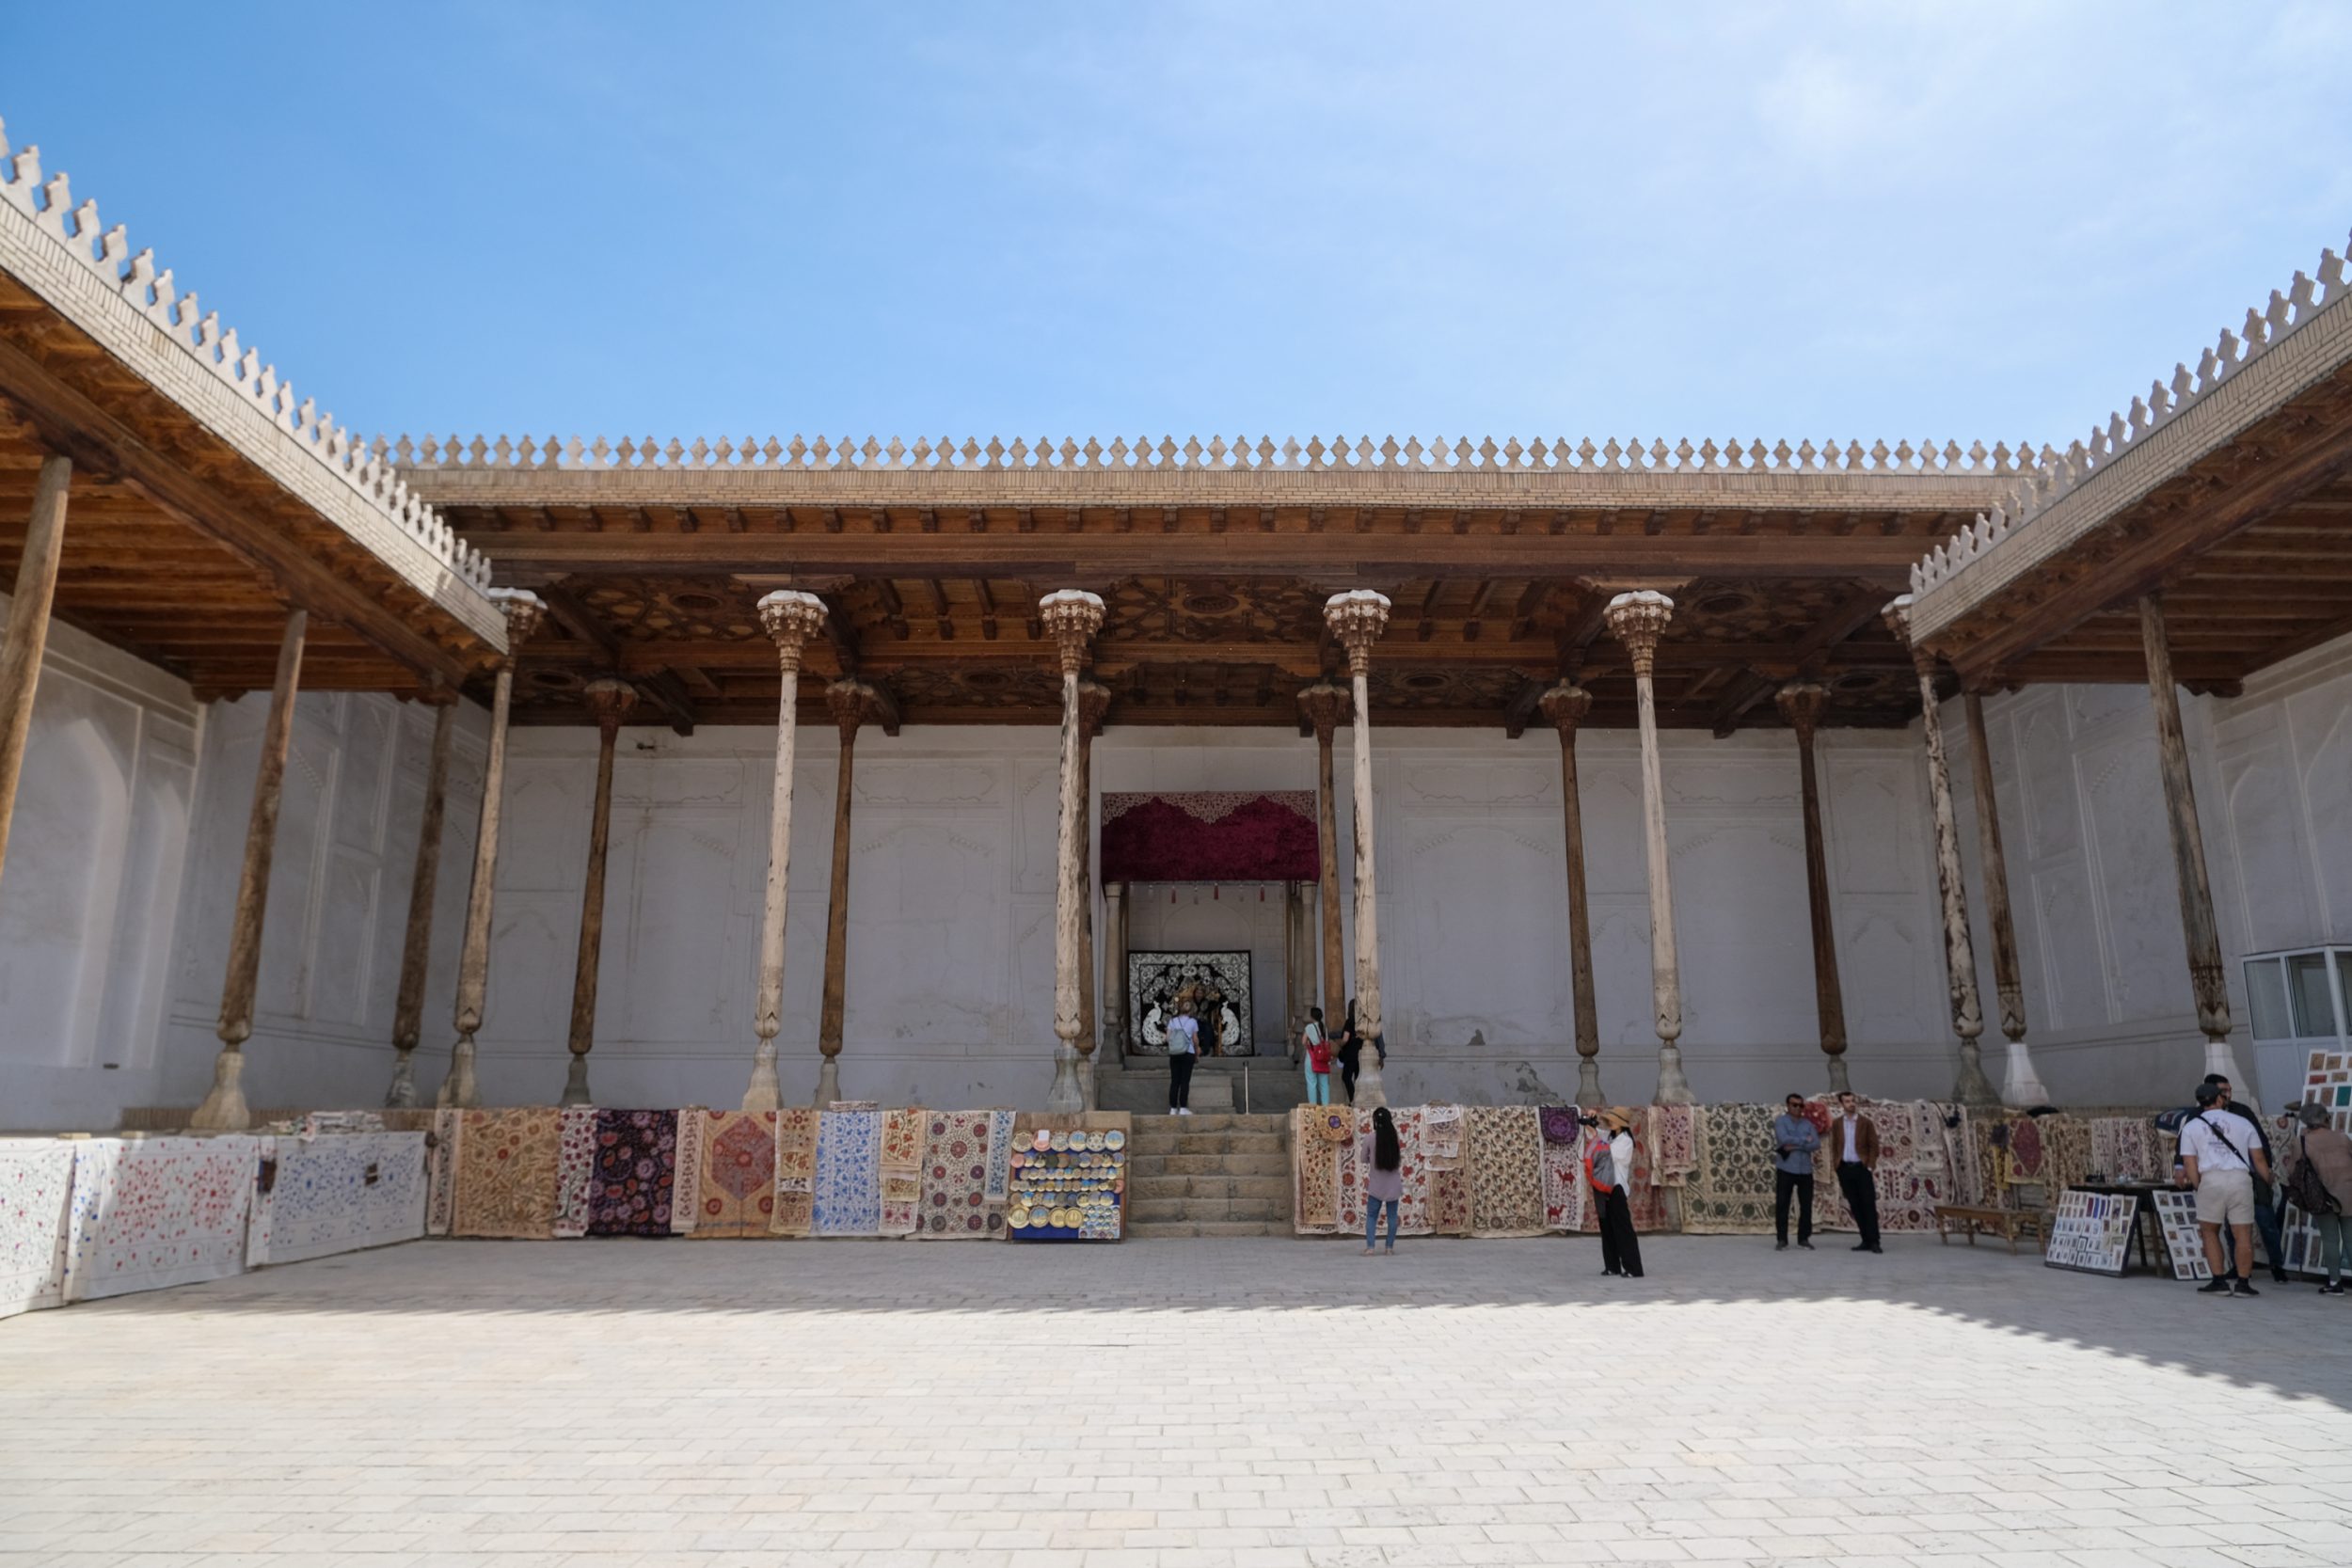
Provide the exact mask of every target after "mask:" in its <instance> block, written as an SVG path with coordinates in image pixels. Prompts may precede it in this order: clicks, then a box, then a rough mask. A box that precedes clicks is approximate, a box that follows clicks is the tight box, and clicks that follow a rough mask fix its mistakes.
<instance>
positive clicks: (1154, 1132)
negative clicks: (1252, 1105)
mask: <svg viewBox="0 0 2352 1568" xmlns="http://www.w3.org/2000/svg"><path fill="white" fill-rule="evenodd" d="M1289 1126H1290V1118H1289V1117H1287V1116H1278V1115H1269V1114H1265V1113H1259V1114H1257V1115H1245V1114H1243V1113H1241V1112H1237V1111H1231V1112H1217V1113H1211V1112H1208V1111H1196V1112H1194V1113H1193V1114H1192V1115H1191V1116H1188V1117H1170V1116H1139V1117H1136V1120H1135V1134H1134V1135H1135V1136H1136V1138H1138V1139H1145V1138H1173V1137H1180V1136H1182V1135H1184V1134H1185V1133H1188V1132H1273V1133H1276V1134H1281V1133H1283V1132H1285V1130H1286V1129H1287V1128H1288V1127H1289Z"/></svg>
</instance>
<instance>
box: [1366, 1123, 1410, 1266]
mask: <svg viewBox="0 0 2352 1568" xmlns="http://www.w3.org/2000/svg"><path fill="white" fill-rule="evenodd" d="M1404 1197H1405V1149H1404V1146H1403V1145H1401V1144H1400V1143H1398V1142H1397V1137H1396V1118H1395V1117H1391V1115H1389V1108H1388V1107H1387V1106H1386V1105H1383V1106H1381V1107H1380V1108H1379V1109H1378V1110H1376V1111H1375V1112H1373V1113H1372V1168H1371V1169H1370V1170H1368V1171H1366V1172H1364V1256H1365V1257H1367V1258H1369V1257H1371V1256H1372V1255H1373V1252H1374V1250H1375V1249H1374V1247H1373V1244H1372V1239H1373V1234H1374V1232H1375V1231H1376V1230H1377V1229H1378V1228H1379V1227H1380V1211H1381V1210H1382V1209H1384V1208H1385V1209H1387V1210H1388V1212H1389V1251H1390V1252H1391V1254H1393V1253H1394V1252H1395V1251H1396V1211H1397V1205H1398V1204H1399V1203H1401V1202H1402V1201H1403V1200H1404Z"/></svg>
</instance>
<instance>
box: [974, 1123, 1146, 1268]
mask: <svg viewBox="0 0 2352 1568" xmlns="http://www.w3.org/2000/svg"><path fill="white" fill-rule="evenodd" d="M1134 1124H1135V1118H1134V1117H1132V1116H1130V1115H1128V1114H1127V1113H1126V1112H1124V1111H1087V1112H1081V1113H1071V1114H1059V1115H1057V1114H1051V1113H1041V1114H1035V1115H1024V1116H1022V1117H1017V1118H1016V1119H1015V1120H1014V1122H1013V1133H1012V1188H1011V1200H1012V1201H1011V1206H1010V1210H1009V1212H1008V1214H1007V1216H1006V1229H1005V1233H1006V1234H1007V1235H1008V1236H1009V1237H1011V1238H1012V1239H1013V1240H1014V1241H1016V1242H1116V1241H1118V1240H1119V1239H1120V1234H1121V1232H1122V1231H1123V1229H1124V1228H1125V1216H1126V1212H1127V1157H1128V1146H1129V1142H1130V1140H1131V1139H1132V1138H1133V1136H1134V1133H1135V1125H1134Z"/></svg>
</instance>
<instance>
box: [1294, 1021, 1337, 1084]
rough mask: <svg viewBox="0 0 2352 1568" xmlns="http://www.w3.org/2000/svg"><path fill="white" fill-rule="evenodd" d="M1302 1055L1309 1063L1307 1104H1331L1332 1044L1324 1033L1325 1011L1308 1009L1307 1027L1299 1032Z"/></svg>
mask: <svg viewBox="0 0 2352 1568" xmlns="http://www.w3.org/2000/svg"><path fill="white" fill-rule="evenodd" d="M1298 1043H1299V1046H1300V1049H1301V1054H1302V1055H1304V1056H1305V1057H1306V1061H1307V1103H1308V1104H1310V1105H1328V1104H1330V1103H1331V1042H1330V1040H1329V1039H1328V1038H1327V1037H1325V1035H1324V1033H1323V1009H1322V1008H1321V1007H1310V1008H1308V1009H1307V1027H1306V1028H1304V1029H1302V1030H1300V1031H1299V1035H1298Z"/></svg>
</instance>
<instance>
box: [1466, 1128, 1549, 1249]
mask: <svg viewBox="0 0 2352 1568" xmlns="http://www.w3.org/2000/svg"><path fill="white" fill-rule="evenodd" d="M1463 1119H1464V1124H1465V1129H1466V1131H1465V1133H1464V1142H1465V1143H1466V1144H1467V1145H1468V1148H1469V1155H1470V1158H1469V1165H1470V1234H1471V1235H1473V1236H1539V1235H1541V1234H1543V1230H1544V1164H1543V1147H1544V1140H1543V1126H1542V1122H1541V1119H1540V1118H1539V1117H1537V1116H1536V1114H1535V1107H1534V1106H1533V1105H1473V1106H1471V1107H1470V1109H1469V1111H1468V1113H1467V1115H1466V1116H1465V1117H1464V1118H1463Z"/></svg>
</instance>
